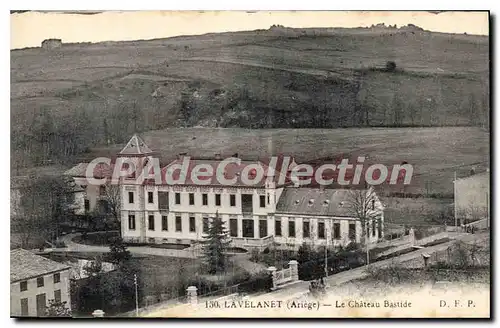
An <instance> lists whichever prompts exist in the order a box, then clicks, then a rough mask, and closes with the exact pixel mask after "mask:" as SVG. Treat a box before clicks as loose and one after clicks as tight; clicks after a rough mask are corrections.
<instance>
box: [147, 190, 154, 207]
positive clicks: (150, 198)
mask: <svg viewBox="0 0 500 328" xmlns="http://www.w3.org/2000/svg"><path fill="white" fill-rule="evenodd" d="M148 203H149V204H153V203H154V197H153V192H152V191H148Z"/></svg>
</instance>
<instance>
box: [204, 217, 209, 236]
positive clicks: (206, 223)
mask: <svg viewBox="0 0 500 328" xmlns="http://www.w3.org/2000/svg"><path fill="white" fill-rule="evenodd" d="M209 223H210V222H209V219H208V218H203V232H204V233H207V232H208V229H209Z"/></svg>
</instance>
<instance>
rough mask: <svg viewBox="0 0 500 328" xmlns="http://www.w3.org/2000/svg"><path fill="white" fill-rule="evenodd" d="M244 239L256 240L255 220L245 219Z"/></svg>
mask: <svg viewBox="0 0 500 328" xmlns="http://www.w3.org/2000/svg"><path fill="white" fill-rule="evenodd" d="M242 222H243V227H242V228H243V237H245V238H254V236H255V235H254V225H253V219H243V220H242Z"/></svg>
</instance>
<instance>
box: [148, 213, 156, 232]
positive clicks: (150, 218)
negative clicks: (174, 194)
mask: <svg viewBox="0 0 500 328" xmlns="http://www.w3.org/2000/svg"><path fill="white" fill-rule="evenodd" d="M148 230H153V231H154V230H155V216H154V215H149V216H148Z"/></svg>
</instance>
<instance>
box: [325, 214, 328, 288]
mask: <svg viewBox="0 0 500 328" xmlns="http://www.w3.org/2000/svg"><path fill="white" fill-rule="evenodd" d="M326 227H327V225H326V222H325V237H326V238H325V279H326V278H328V234H327V231H326V230H327V228H326Z"/></svg>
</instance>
